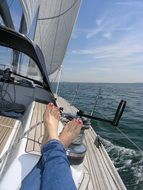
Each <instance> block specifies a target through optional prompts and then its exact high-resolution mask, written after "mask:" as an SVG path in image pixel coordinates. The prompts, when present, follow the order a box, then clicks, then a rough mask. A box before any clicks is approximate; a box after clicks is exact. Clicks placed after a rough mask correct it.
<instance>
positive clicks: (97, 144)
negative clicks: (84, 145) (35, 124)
mask: <svg viewBox="0 0 143 190" xmlns="http://www.w3.org/2000/svg"><path fill="white" fill-rule="evenodd" d="M94 144H95V145H96V147H97V148H99V147H100V146H101V144H102V138H101V137H100V136H99V135H97V136H96V138H95V141H94Z"/></svg>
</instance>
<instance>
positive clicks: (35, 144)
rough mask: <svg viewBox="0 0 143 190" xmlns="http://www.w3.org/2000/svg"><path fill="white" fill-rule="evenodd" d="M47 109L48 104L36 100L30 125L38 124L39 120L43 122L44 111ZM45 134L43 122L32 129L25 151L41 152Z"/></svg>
mask: <svg viewBox="0 0 143 190" xmlns="http://www.w3.org/2000/svg"><path fill="white" fill-rule="evenodd" d="M45 109H46V104H44V103H40V102H35V106H34V110H33V115H32V119H31V124H30V127H32V126H33V125H35V124H37V123H38V122H42V120H43V113H44V111H45ZM43 135H44V125H43V124H42V123H41V124H40V125H38V126H37V127H35V128H34V129H32V131H30V133H29V134H28V136H27V145H26V149H25V151H26V152H27V153H32V154H40V152H41V142H42V139H43Z"/></svg>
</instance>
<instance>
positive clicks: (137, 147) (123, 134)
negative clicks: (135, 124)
mask: <svg viewBox="0 0 143 190" xmlns="http://www.w3.org/2000/svg"><path fill="white" fill-rule="evenodd" d="M116 129H117V130H118V131H119V132H120V133H121V134H122V135H123V136H124V137H126V139H128V141H130V142H131V143H132V144H133V145H134V146H135V147H136V148H137V149H138V150H139V151H141V152H143V150H142V149H141V148H140V147H139V146H138V145H137V144H136V143H135V142H133V141H132V140H131V139H130V138H129V137H128V136H127V135H126V134H125V133H124V132H123V131H121V129H119V128H118V127H116Z"/></svg>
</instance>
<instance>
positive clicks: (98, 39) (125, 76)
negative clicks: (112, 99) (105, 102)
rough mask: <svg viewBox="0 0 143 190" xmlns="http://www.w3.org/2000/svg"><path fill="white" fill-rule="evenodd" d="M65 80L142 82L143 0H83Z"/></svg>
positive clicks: (64, 74)
mask: <svg viewBox="0 0 143 190" xmlns="http://www.w3.org/2000/svg"><path fill="white" fill-rule="evenodd" d="M62 80H63V81H70V82H77V81H78V82H143V0H83V3H82V6H81V9H80V13H79V17H78V20H77V23H76V25H75V29H74V31H73V34H72V38H71V40H70V43H69V46H68V50H67V54H66V57H65V60H64V69H63V76H62Z"/></svg>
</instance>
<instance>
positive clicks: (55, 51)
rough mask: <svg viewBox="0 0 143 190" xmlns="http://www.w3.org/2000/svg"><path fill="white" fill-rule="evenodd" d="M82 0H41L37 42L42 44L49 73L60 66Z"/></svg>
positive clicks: (36, 35)
mask: <svg viewBox="0 0 143 190" xmlns="http://www.w3.org/2000/svg"><path fill="white" fill-rule="evenodd" d="M80 3H81V0H41V2H40V10H39V18H38V22H37V28H36V33H35V40H34V41H35V42H36V43H37V44H38V45H39V46H40V48H41V50H42V52H43V54H44V57H45V63H46V69H47V73H48V75H50V74H52V73H54V72H55V71H56V70H57V69H58V68H60V66H61V64H62V62H63V58H64V55H65V52H66V48H67V45H68V42H69V39H70V36H71V33H72V29H73V26H74V23H75V20H76V17H77V14H78V10H79V7H80Z"/></svg>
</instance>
